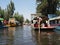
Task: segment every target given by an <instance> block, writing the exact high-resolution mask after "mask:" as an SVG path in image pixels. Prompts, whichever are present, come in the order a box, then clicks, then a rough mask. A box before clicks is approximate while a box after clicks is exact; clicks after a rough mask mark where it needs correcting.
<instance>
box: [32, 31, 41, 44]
mask: <svg viewBox="0 0 60 45" xmlns="http://www.w3.org/2000/svg"><path fill="white" fill-rule="evenodd" d="M31 32H32V37H33V40H34V41H35V43H36V45H41V43H40V32H39V30H31Z"/></svg>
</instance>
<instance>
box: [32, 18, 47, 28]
mask: <svg viewBox="0 0 60 45" xmlns="http://www.w3.org/2000/svg"><path fill="white" fill-rule="evenodd" d="M33 20H35V21H33ZM33 20H32V23H34V24H38V22H39V20H40V22H39V24H40V27H42V26H43V27H47V26H48V24H47V22H46V21H45V20H43V19H42V18H40V19H39V18H37V17H35V18H34V19H33Z"/></svg>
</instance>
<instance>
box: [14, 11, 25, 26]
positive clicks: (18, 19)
mask: <svg viewBox="0 0 60 45" xmlns="http://www.w3.org/2000/svg"><path fill="white" fill-rule="evenodd" d="M14 17H15V19H16V20H17V21H19V22H20V23H21V25H22V24H23V22H24V17H23V15H20V14H19V13H18V12H17V13H15V14H14Z"/></svg>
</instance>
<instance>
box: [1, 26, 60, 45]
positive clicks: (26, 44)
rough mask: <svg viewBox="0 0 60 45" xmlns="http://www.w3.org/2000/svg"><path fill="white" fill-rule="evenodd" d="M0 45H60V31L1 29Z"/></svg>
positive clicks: (19, 28)
mask: <svg viewBox="0 0 60 45" xmlns="http://www.w3.org/2000/svg"><path fill="white" fill-rule="evenodd" d="M0 45H60V31H59V30H53V31H39V30H31V26H27V25H24V26H23V27H21V26H20V27H9V28H5V29H0Z"/></svg>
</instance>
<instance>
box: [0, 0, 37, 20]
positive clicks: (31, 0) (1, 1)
mask: <svg viewBox="0 0 60 45" xmlns="http://www.w3.org/2000/svg"><path fill="white" fill-rule="evenodd" d="M13 2H14V4H15V12H19V14H21V15H23V16H24V18H25V20H26V19H29V20H31V14H34V13H36V0H13ZM9 3H10V0H0V6H1V8H2V9H5V8H7V5H8V4H9Z"/></svg>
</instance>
